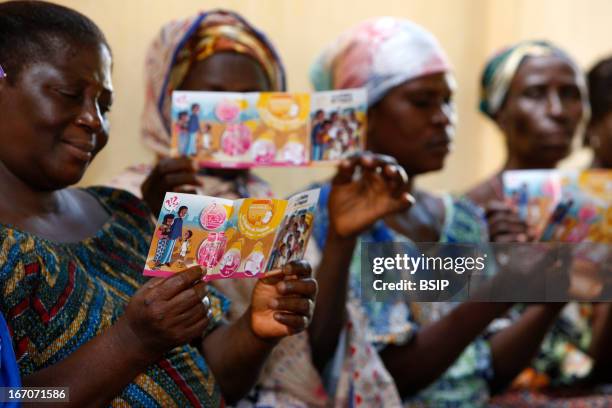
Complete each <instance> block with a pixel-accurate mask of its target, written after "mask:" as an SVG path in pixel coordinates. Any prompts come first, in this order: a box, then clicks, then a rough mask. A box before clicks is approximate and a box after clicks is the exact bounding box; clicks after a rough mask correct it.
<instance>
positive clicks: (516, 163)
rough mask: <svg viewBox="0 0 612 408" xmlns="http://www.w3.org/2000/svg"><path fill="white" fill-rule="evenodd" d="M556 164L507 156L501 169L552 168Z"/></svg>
mask: <svg viewBox="0 0 612 408" xmlns="http://www.w3.org/2000/svg"><path fill="white" fill-rule="evenodd" d="M556 167H557V164H556V163H554V164H542V163H529V162H528V161H526V160H523V159H521V158H519V157H516V156H508V160H506V163H505V164H504V167H503V168H502V171H505V170H529V169H554V168H556Z"/></svg>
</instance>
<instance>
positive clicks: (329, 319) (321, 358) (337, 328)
mask: <svg viewBox="0 0 612 408" xmlns="http://www.w3.org/2000/svg"><path fill="white" fill-rule="evenodd" d="M355 245H356V239H355V238H347V239H343V238H340V237H337V236H335V235H334V233H333V232H330V233H329V234H328V239H327V244H326V245H325V248H324V250H323V257H322V259H321V262H320V264H319V268H318V270H317V274H316V277H317V282H318V283H319V293H318V295H317V301H316V307H315V310H314V314H313V319H312V322H311V324H310V326H309V328H308V334H309V340H310V347H311V350H312V356H313V362H314V365H315V367H317V369H318V370H319V372H321V371H322V370H323V369H324V368H325V365H326V364H327V362H328V361H329V360H330V359H331V358H332V356H333V354H334V352H335V350H336V346H337V344H338V337H339V336H340V332H341V331H342V327H343V325H344V322H345V319H346V298H347V293H348V279H349V267H350V264H351V259H352V257H353V251H354V250H355Z"/></svg>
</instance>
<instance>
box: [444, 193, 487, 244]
mask: <svg viewBox="0 0 612 408" xmlns="http://www.w3.org/2000/svg"><path fill="white" fill-rule="evenodd" d="M445 206H446V213H447V217H446V221H445V227H444V231H443V240H444V241H448V242H464V243H470V242H472V243H480V242H486V241H487V240H488V236H487V224H486V221H485V216H484V211H483V210H482V208H480V207H479V206H478V205H476V204H475V203H474V202H473V201H472V200H470V199H469V198H468V197H466V196H450V195H447V196H446V197H445Z"/></svg>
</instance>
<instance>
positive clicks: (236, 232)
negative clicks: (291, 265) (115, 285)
mask: <svg viewBox="0 0 612 408" xmlns="http://www.w3.org/2000/svg"><path fill="white" fill-rule="evenodd" d="M318 199H319V190H318V189H315V190H309V191H305V192H303V193H299V194H296V195H294V196H292V197H291V198H290V199H289V200H279V199H273V198H245V199H241V200H227V199H223V198H216V197H208V196H201V195H195V194H182V193H167V194H166V197H165V198H164V203H163V206H162V210H161V213H160V215H159V219H158V221H157V227H156V229H155V234H154V236H153V240H152V242H151V247H150V249H149V254H148V256H147V261H146V265H145V269H144V274H145V275H146V276H162V277H165V276H171V275H172V274H173V273H176V272H180V271H182V270H184V269H185V268H187V267H190V266H193V265H197V264H199V265H202V266H203V267H205V268H206V271H207V274H206V278H205V280H214V279H228V278H231V279H235V278H252V277H257V276H260V275H262V274H263V273H264V272H266V271H268V270H270V269H274V268H278V267H281V266H283V265H284V264H286V263H287V262H290V261H293V260H299V259H302V257H303V256H304V251H305V250H306V244H307V243H308V239H309V237H310V233H311V230H312V223H313V219H314V216H313V214H314V211H315V209H316V205H317V201H318Z"/></svg>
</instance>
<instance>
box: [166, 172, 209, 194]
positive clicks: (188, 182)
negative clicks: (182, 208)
mask: <svg viewBox="0 0 612 408" xmlns="http://www.w3.org/2000/svg"><path fill="white" fill-rule="evenodd" d="M161 183H162V184H163V185H165V186H166V187H167V189H168V190H172V191H174V190H175V189H177V188H180V187H182V186H199V185H200V182H199V180H198V179H197V177H196V175H195V173H170V174H165V175H164V176H163V177H162V180H161ZM183 189H184V188H183Z"/></svg>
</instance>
